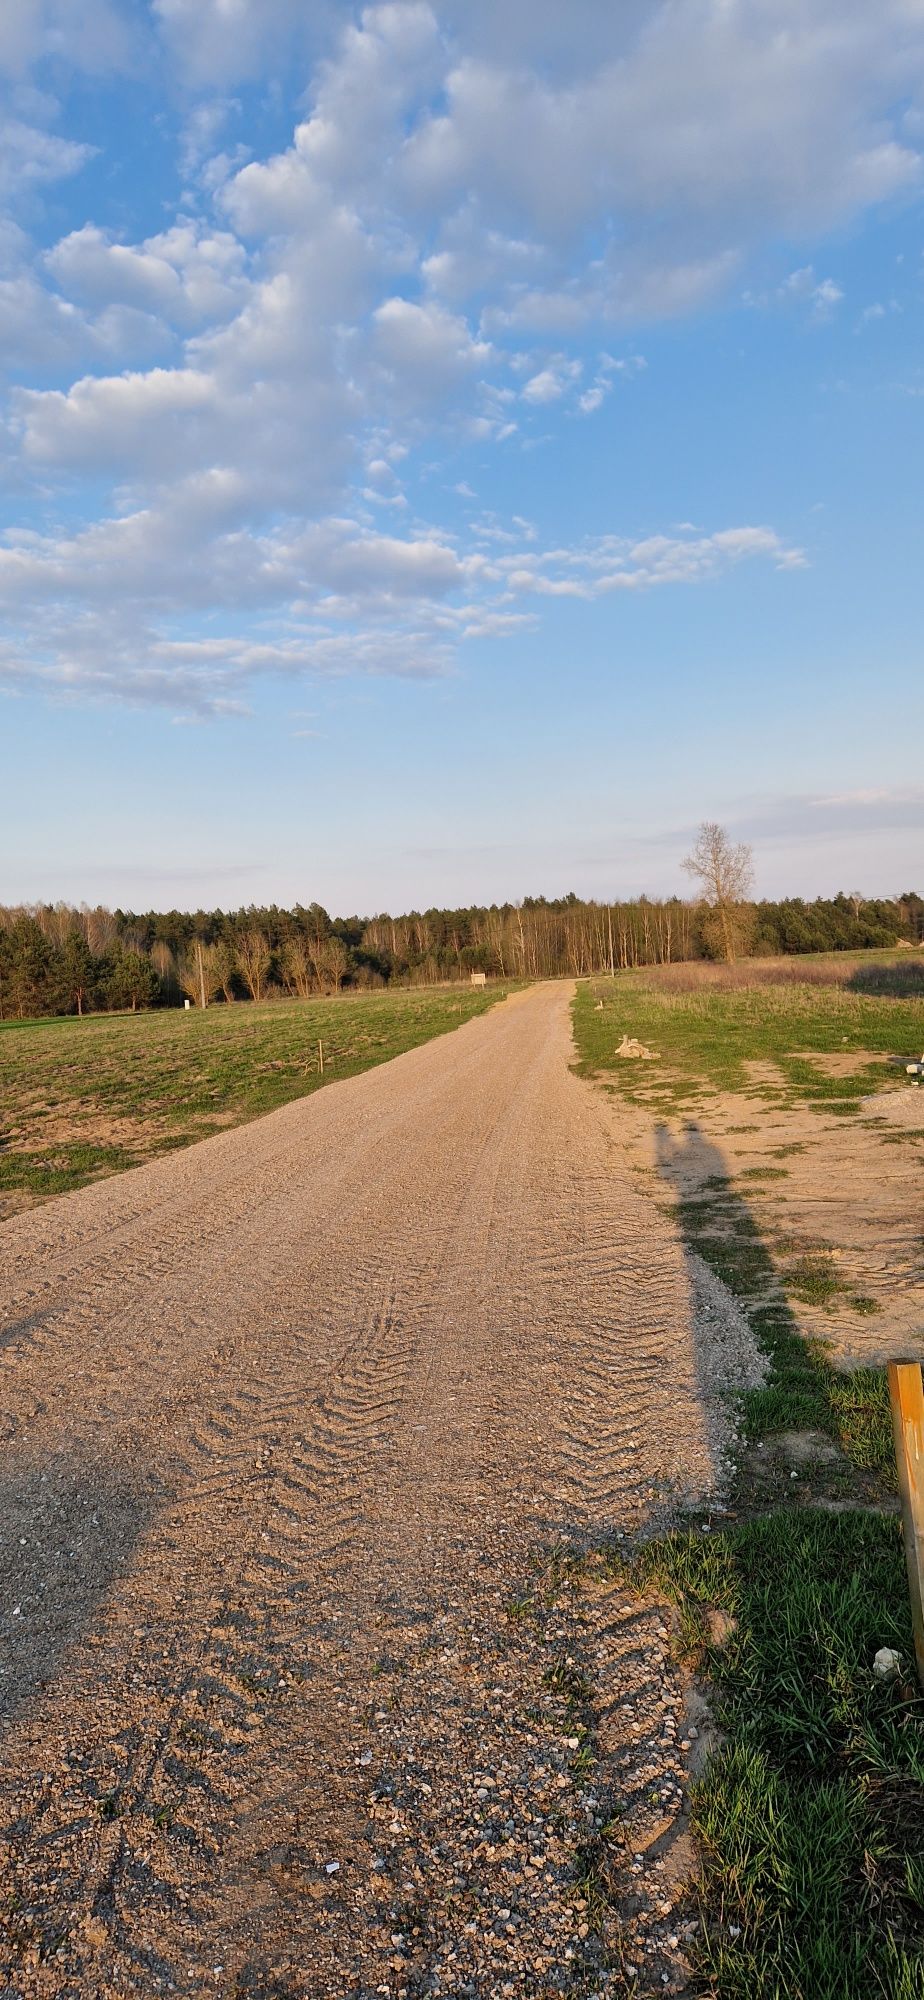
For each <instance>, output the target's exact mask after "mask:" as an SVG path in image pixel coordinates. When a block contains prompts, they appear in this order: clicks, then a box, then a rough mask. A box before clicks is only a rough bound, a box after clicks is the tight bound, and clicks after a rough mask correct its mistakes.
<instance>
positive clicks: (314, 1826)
mask: <svg viewBox="0 0 924 2000" xmlns="http://www.w3.org/2000/svg"><path fill="white" fill-rule="evenodd" d="M569 999H570V989H569V988H568V987H567V986H563V985H553V986H547V987H538V988H533V989H531V990H530V991H529V992H527V993H525V994H521V995H517V996H514V997H513V998H511V999H510V1000H508V1001H507V1002H506V1003H504V1004H502V1005H500V1006H498V1007H497V1008H495V1009H494V1010H493V1011H492V1012H491V1013H490V1014H488V1015H486V1016H484V1017H482V1018H481V1019H479V1020H477V1021H473V1022H471V1023H469V1024H467V1025H466V1026H465V1027H463V1028H460V1029H459V1030H458V1032H457V1033H455V1034H453V1035H449V1036H445V1037H442V1038H441V1039H439V1040H437V1041H434V1042H431V1043H429V1044H427V1045H425V1046H424V1047H422V1048H419V1049H416V1050H414V1051H413V1052H412V1053H410V1054H409V1055H406V1056H402V1057H401V1058H399V1059H398V1060H396V1061H394V1062H391V1063H388V1064H386V1065H383V1066H382V1067H381V1068H378V1069H375V1070H372V1071H371V1072H368V1073H367V1074H366V1075H364V1076H361V1077H357V1078H355V1079H352V1080H350V1081H347V1082H343V1083H338V1084H333V1085H331V1086H330V1087H328V1088H326V1089H324V1090H323V1091H321V1092H319V1093H317V1094H316V1095H314V1096H313V1097H311V1098H309V1099H307V1100H305V1101H303V1102H301V1103H295V1104H290V1105H288V1106H286V1107H285V1108H284V1109H283V1110H280V1111H277V1112H274V1113H273V1114H272V1115H270V1116H269V1117H266V1118H263V1119H260V1120H258V1121H257V1122H256V1123H254V1124H251V1125H248V1126H244V1127H241V1128H238V1129H237V1130H234V1131H229V1132H227V1133H223V1134H221V1135H219V1136H218V1137H216V1138H213V1139H209V1140H207V1141H205V1142H204V1143H203V1144H201V1145H198V1146H194V1147H192V1148H190V1149H189V1150H187V1151H185V1152H182V1153H178V1154H174V1155H172V1156H168V1157H166V1158H162V1159H160V1160H158V1161H156V1162H154V1163H152V1164H150V1165H148V1166H144V1167H141V1168H139V1169H137V1170H135V1171H134V1172H131V1173H127V1174H125V1175H123V1176H121V1177H119V1178H114V1179H112V1180H108V1181H105V1182H102V1183H98V1184H96V1185H95V1186H93V1187H90V1188H86V1189H84V1190H82V1191H81V1192H79V1193H77V1194H73V1195H68V1196H64V1197H62V1198H61V1199H59V1200H57V1201H54V1202H51V1203H49V1204H48V1205H47V1206H45V1207H43V1208H41V1209H39V1210H37V1211H35V1212H33V1213H32V1214H28V1215H23V1216H19V1217H16V1218H14V1219H13V1220H11V1221H10V1222H8V1223H7V1224H6V1225H4V1227H3V1229H2V1230H0V1266H2V1292H0V1384H2V1387H0V1436H2V1438H3V1454H2V1469H0V1480H2V1492H0V1534H2V1547H0V1665H2V1673H0V1718H2V1729H3V1734H2V1739H0V1762H2V1769H0V1885H2V1893H0V1994H2V1995H4V1996H32V1995H41V1996H45V1995H68V1996H75V2000H76V1996H78V1995H79V1996H84V1995H94V1996H95V1995H102V1996H106V1995H112V1996H117V1995H118V1996H127V1995H135V1994H139V1993H145V1994H146V1993H155V1992H161V1991H164V1992H166V1991H172V1992H177V1993H184V1994H190V1993H206V1992H210V1993H220V1994H229V1995H230V1994H243V1993H253V1994H260V1995H271V1994H272V1995H276V1996H296V1995H297V1996H301V1995H312V1996H314V1995H318V1996H327V1995H331V1996H333V1995H340V1994H360V1995H366V1994H369V1995H371V1994H377V1993H384V1994H393V1995H396V1996H397V1995H401V1994H406V1995H418V1994H420V1995H423V1994H428V1995H429V1994H431V1993H432V1994H438V1993H439V1994H450V1993H470V1994H477V1995H493V1994H495V1993H497V1994H507V1993H511V1994H514V1993H520V1992H530V1993H542V1994H545V1993H553V1992H554V1993H558V1992H567V1991H575V1992H582V1993H590V1992H597V1991H599V1992H601V1993H602V1992H604V1991H607V1992H609V1991H613V1992H616V1991H619V1992H622V1991H624V1990H626V1982H628V1984H629V1986H630V1987H631V1984H632V1981H633V1980H634V1979H635V1978H636V1977H637V1978H638V1981H639V1988H640V1990H645V1991H647V1990H658V1991H664V1990H666V1988H669V1987H672V1988H674V1989H675V1990H676V1989H678V1988H679V1986H680V1985H681V1984H682V1942H683V1940H682V1938H679V1941H678V1933H677V1922H678V1921H679V1919H678V1918H677V1916H676V1893H677V1891H676V1883H675V1884H674V1887H673V1888H672V1887H671V1886H670V1879H671V1875H672V1864H671V1859H670V1856H671V1852H672V1846H673V1849H676V1848H677V1838H676V1836H677V1829H678V1828H679V1827H680V1826H681V1825H682V1808H681V1794H680V1784H681V1773H682V1767H683V1761H684V1754H683V1752H682V1751H681V1748H680V1743H681V1740H683V1741H686V1740H687V1739H686V1738H684V1736H683V1731H684V1727H685V1722H684V1715H683V1703H682V1696H681V1693H680V1691H679V1690H678V1689H677V1687H676V1685H675V1683H674V1682H673V1680H672V1678H671V1669H670V1666H669V1662H668V1661H667V1659H666V1654H667V1646H666V1638H667V1634H666V1631H665V1628H664V1625H663V1622H662V1618H661V1615H660V1614H659V1613H658V1611H657V1609H656V1608H654V1609H652V1608H651V1607H644V1606H640V1605H637V1604H634V1603H633V1602H632V1601H631V1599H630V1598H628V1597H627V1596H626V1594H625V1592H623V1591H620V1590H619V1589H617V1588H615V1587H614V1586H613V1585H612V1582H611V1581H607V1580H606V1579H605V1578H604V1577H603V1575H602V1572H601V1574H600V1576H599V1577H598V1578H597V1579H596V1580H595V1579H594V1574H593V1567H592V1565H591V1568H590V1571H589V1572H588V1573H587V1574H585V1577H584V1579H583V1581H582V1582H581V1584H580V1587H578V1586H577V1585H572V1584H571V1583H570V1582H568V1581H567V1578H566V1579H565V1581H564V1582H561V1581H560V1587H559V1589H558V1591H557V1594H556V1593H553V1592H552V1591H551V1590H550V1589H549V1588H548V1587H547V1585H548V1578H549V1575H550V1574H554V1575H555V1576H559V1573H560V1571H561V1568H562V1564H561V1560H560V1555H559V1557H558V1558H553V1560H552V1566H551V1571H550V1570H549V1567H548V1563H547V1564H546V1567H545V1568H544V1569H543V1568H541V1567H540V1568H539V1569H538V1570H537V1568H536V1558H537V1555H541V1552H542V1551H543V1550H544V1551H546V1552H547V1551H549V1550H550V1549H554V1548H556V1546H557V1547H558V1548H559V1551H560V1549H561V1546H562V1545H563V1544H567V1545H568V1547H569V1548H574V1547H577V1548H584V1547H586V1546H587V1545H588V1544H590V1543H593V1542H594V1541H597V1540H598V1539H599V1537H600V1536H601V1533H603V1532H604V1531H608V1530H614V1529H615V1530H622V1531H627V1532H628V1531H631V1530H633V1529H634V1528H636V1527H637V1526H638V1525H639V1524H640V1523H642V1522H643V1521H644V1520H645V1519H646V1518H648V1517H650V1515H651V1513H652V1511H653V1510H657V1509H658V1508H660V1507H663V1506H664V1504H665V1503H666V1502H668V1501H669V1500H670V1498H671V1496H676V1495H678V1494H690V1493H698V1494H702V1493H705V1492H708V1491H709V1490H710V1489H711V1488H712V1487H713V1485H714V1481H715V1477H716V1467H715V1465H714V1463H713V1457H714V1453H715V1450H716V1446H715V1444H714V1442H713V1443H712V1444H711V1443H710V1440H711V1439H714V1437H715V1436H716V1435H717V1433H716V1430H715V1425H714V1422H713V1420H712V1419H711V1418H710V1415H709V1405H708V1400H706V1401H704V1398H703V1396H702V1395H701V1393H700V1390H699V1388H698V1382H699V1381H700V1380H701V1379H702V1378H703V1366H702V1356H701V1354H700V1351H699V1350H700V1345H701V1339H700V1336H701V1332H702V1329H701V1326H700V1323H699V1320H698V1316H697V1312H696V1310H695V1304H694V1299H693V1292H692V1291H691V1280H690V1274H689V1270H688V1268H687V1266H686V1265H685V1263H684V1259H683V1255H682V1251H681V1248H680V1246H679V1243H678V1241H677V1239H676V1236H675V1234H674V1233H673V1229H672V1225H671V1223H670V1221H669V1219H667V1218H666V1217H665V1215H664V1213H663V1212H662V1210H660V1209H659V1208H656V1207H655V1205H654V1203H653V1202H651V1201H649V1200H648V1199H647V1198H646V1197H645V1196H644V1195H642V1194H640V1193H639V1191H638V1188H637V1185H636V1184H635V1183H634V1182H633V1181H632V1180H631V1179H630V1176H629V1173H628V1170H627V1169H626V1168H625V1166H624V1165H623V1163H622V1161H621V1155H620V1146H619V1131H618V1123H617V1122H616V1121H617V1119H618V1113H617V1112H616V1111H615V1110H613V1109H612V1108H611V1106H610V1104H609V1101H608V1099H607V1097H606V1095H605V1093H604V1092H602V1091H600V1090H596V1089H594V1088H592V1087H591V1086H589V1085H587V1084H586V1083H583V1082H582V1081H580V1080H579V1079H578V1078H576V1077H575V1076H574V1075H573V1074H572V1073H571V1071H570V1069H569V1063H570V1061H571V1058H572V1048H571V1040H570V1025H569V1016H568V1003H569ZM707 1310H708V1309H707ZM565 1567H567V1566H565ZM537 1579H538V1582H537ZM614 1799H616V1800H617V1803H618V1805H619V1809H620V1811H622V1812H623V1813H624V1814H625V1815H626V1827H627V1829H628V1830H627V1832H626V1835H625V1838H624V1839H623V1841H622V1847H621V1848H620V1849H619V1852H620V1853H621V1854H622V1860H623V1861H624V1864H625V1869H626V1871H627V1874H626V1882H627V1884H628V1886H629V1888H630V1889H631V1890H632V1894H631V1895H630V1896H629V1899H628V1901H627V1902H625V1905H624V1907H625V1911H626V1912H627V1915H626V1924H625V1928H624V1929H621V1930H620V1933H619V1940H617V1943H616V1945H614V1942H613V1938H612V1936H610V1937H609V1940H608V1941H607V1937H606V1935H605V1933H606V1928H607V1927H606V1924H605V1923H604V1925H603V1929H602V1931H601V1928H600V1925H599V1923H598V1921H597V1917H596V1915H595V1907H594V1903H593V1896H592V1894H591V1890H590V1889H589V1888H588V1885H587V1882H586V1881H584V1882H583V1883H582V1879H581V1866H582V1864H581V1859H580V1857H581V1854H582V1853H583V1854H584V1855H585V1861H586V1850H587V1843H588V1841H591V1842H593V1840H594V1839H595V1838H596V1837H597V1836H598V1835H599V1831H600V1828H601V1825H602V1824H603V1823H604V1821H605V1819H606V1817H607V1815H608V1814H610V1813H611V1809H612V1805H613V1801H614ZM643 1801H647V1803H646V1804H644V1811H643ZM633 1811H635V1812H636V1818H635V1819H633V1817H632V1813H633ZM639 1813H641V1814H642V1818H639V1817H638V1815H639ZM645 1814H647V1818H644V1815H645ZM643 1819H644V1826H643V1824H642V1820H643ZM636 1842H638V1850H637V1853H636ZM617 1848H619V1843H617ZM623 1850H624V1851H623ZM678 1851H679V1850H678ZM614 1852H615V1850H614ZM643 1856H644V1857H645V1858H644V1859H643ZM608 1866H610V1869H611V1873H612V1870H613V1869H615V1868H616V1861H615V1860H613V1859H612V1857H611V1858H610V1861H609V1862H608ZM584 1872H585V1874H586V1867H585V1871H584ZM677 1872H678V1871H677V1866H676V1853H675V1863H674V1866H673V1873H674V1875H676V1874H677ZM633 1874H634V1876H635V1877H637V1878H638V1879H637V1880H635V1881H634V1883H633V1882H632V1881H631V1880H630V1878H631V1877H632V1876H633ZM659 1925H660V1929H659V1928H658V1926H659ZM633 1953H634V1958H633ZM633 1965H634V1966H635V1967H636V1970H635V1971H633V1970H632V1966H633ZM619 1982H622V1983H621V1984H620V1983H619Z"/></svg>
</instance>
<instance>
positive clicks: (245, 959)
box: [237, 930, 272, 1000]
mask: <svg viewBox="0 0 924 2000" xmlns="http://www.w3.org/2000/svg"><path fill="white" fill-rule="evenodd" d="M271 957H272V953H271V951H270V945H269V939H268V937H267V936H266V934H265V932H264V931H258V930H252V931H242V932H241V934H240V937H239V938H238V940H237V964H238V971H239V972H240V974H241V977H242V979H243V981H244V984H245V985H246V987H247V990H248V992H249V994H250V997H251V999H252V1000H262V999H263V996H264V994H265V992H266V981H267V976H268V974H269V969H270V959H271Z"/></svg>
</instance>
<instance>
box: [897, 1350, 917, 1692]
mask: <svg viewBox="0 0 924 2000" xmlns="http://www.w3.org/2000/svg"><path fill="white" fill-rule="evenodd" d="M889 1396H890V1398H891V1401H892V1429H893V1431H894V1433H895V1458H896V1463H897V1465H898V1490H899V1492H900V1494H901V1500H902V1528H903V1531H904V1537H905V1562H906V1563H907V1565H908V1589H909V1592H910V1595H911V1623H912V1627H913V1629H914V1654H915V1659H916V1661H917V1666H918V1679H919V1681H920V1683H921V1686H922V1687H924V1377H922V1375H921V1364H920V1362H919V1361H890V1362H889Z"/></svg>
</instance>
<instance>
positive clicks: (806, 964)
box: [640, 951, 924, 999]
mask: <svg viewBox="0 0 924 2000" xmlns="http://www.w3.org/2000/svg"><path fill="white" fill-rule="evenodd" d="M640 976H641V978H643V979H644V982H645V984H646V985H648V986H653V987H655V988H656V989H658V990H659V991H665V992H673V993H699V992H720V993H746V992H751V991H753V990H754V989H755V988H757V987H762V986H829V987H837V988H839V989H840V990H841V991H842V992H847V993H870V994H881V995H883V996H885V997H889V996H892V997H894V998H895V999H914V998H916V997H917V996H918V995H920V997H921V998H922V999H924V953H922V955H921V957H920V958H917V957H912V956H911V955H910V954H905V953H902V955H901V956H900V957H899V956H898V955H897V954H896V953H885V952H870V951H864V952H840V951H838V952H825V953H818V954H817V955H816V954H809V953H806V954H804V955H800V956H798V957H792V958H782V957H781V958H746V959H739V960H737V962H736V963H735V964H734V965H724V964H714V963H713V962H712V961H711V960H708V959H697V960H695V961H694V962H686V963H684V964H680V965H658V966H651V967H649V968H648V969H647V970H646V971H645V972H644V973H643V974H641V975H640Z"/></svg>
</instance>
